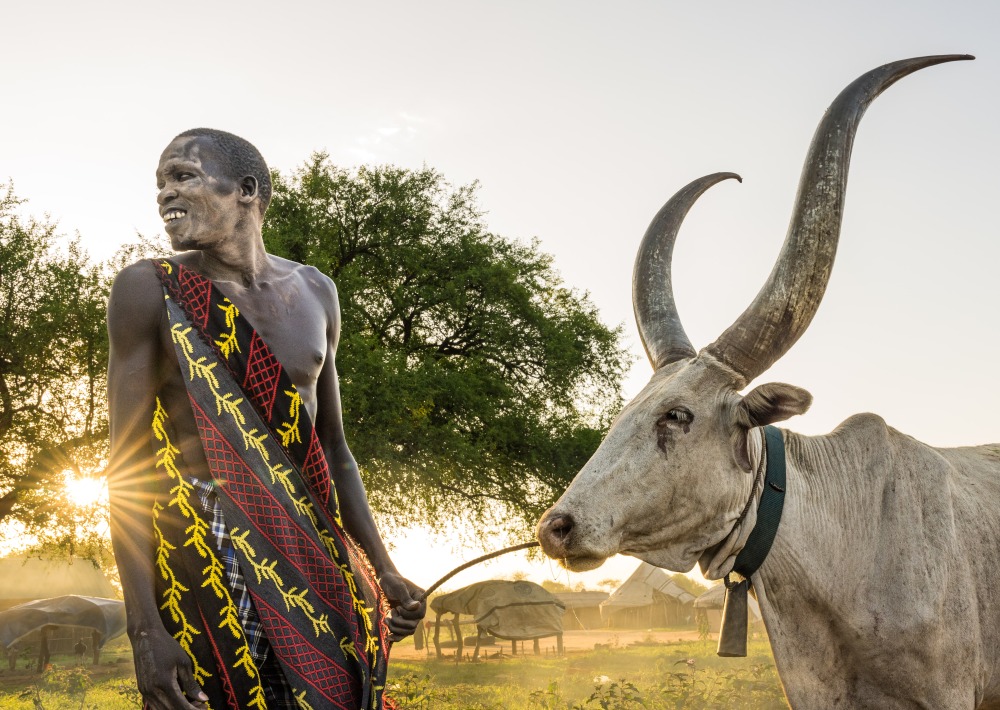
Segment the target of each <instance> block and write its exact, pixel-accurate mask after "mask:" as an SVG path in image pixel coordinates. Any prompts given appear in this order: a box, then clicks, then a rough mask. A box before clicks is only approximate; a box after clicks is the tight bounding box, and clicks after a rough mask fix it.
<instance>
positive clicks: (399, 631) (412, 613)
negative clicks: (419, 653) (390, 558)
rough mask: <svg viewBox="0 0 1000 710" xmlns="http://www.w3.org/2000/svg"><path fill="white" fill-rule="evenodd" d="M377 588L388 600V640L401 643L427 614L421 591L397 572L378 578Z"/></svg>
mask: <svg viewBox="0 0 1000 710" xmlns="http://www.w3.org/2000/svg"><path fill="white" fill-rule="evenodd" d="M378 581H379V586H381V587H382V591H383V592H384V593H385V596H386V598H387V599H388V600H389V605H390V606H391V607H392V611H390V612H389V618H388V624H389V634H390V636H389V638H391V639H392V641H393V642H396V641H401V640H403V639H404V638H406V637H407V636H410V635H411V634H412V633H413V632H414V631H416V629H417V624H419V623H420V621H421V620H422V619H423V618H424V614H426V613H427V602H426V601H424V600H423V599H420V596H421V595H422V594H423V591H424V590H423V589H421V588H420V587H418V586H417V585H415V584H414V583H413V582H411V581H410V580H408V579H405V578H403V577H401V576H400V575H399V574H398V573H397V572H389V573H387V574H383V575H382V576H381V577H379V580H378Z"/></svg>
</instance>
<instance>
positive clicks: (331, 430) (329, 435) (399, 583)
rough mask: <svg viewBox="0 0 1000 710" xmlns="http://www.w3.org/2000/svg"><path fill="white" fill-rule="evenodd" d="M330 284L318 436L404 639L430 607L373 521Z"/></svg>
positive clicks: (353, 530) (343, 509) (352, 530)
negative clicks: (351, 431)
mask: <svg viewBox="0 0 1000 710" xmlns="http://www.w3.org/2000/svg"><path fill="white" fill-rule="evenodd" d="M324 286H325V287H326V288H328V290H329V293H328V294H327V295H326V296H325V297H324V300H325V301H326V305H327V323H328V330H327V337H328V341H329V346H328V350H327V354H326V360H325V362H324V363H323V369H322V371H321V372H320V376H319V381H318V382H317V384H316V433H317V434H318V435H319V440H320V442H321V443H322V445H323V450H324V452H325V453H326V457H327V461H328V463H329V465H330V475H331V478H332V479H333V483H334V485H335V486H336V491H337V498H338V499H339V502H340V516H341V519H342V520H343V522H344V528H345V529H346V530H347V532H348V533H349V534H350V535H351V537H353V538H354V539H355V540H357V541H358V543H359V544H360V545H361V547H363V548H364V550H365V553H366V554H367V555H368V559H369V560H370V561H371V563H372V566H373V567H374V568H375V572H376V574H377V575H378V580H379V585H380V586H381V587H382V591H383V592H384V593H385V595H386V597H387V598H388V599H389V603H390V604H391V605H392V606H393V610H392V614H391V615H390V617H389V630H390V632H391V633H392V635H393V639H394V640H396V641H398V640H399V639H401V638H403V637H404V636H409V635H410V634H412V633H413V632H414V630H415V629H416V627H417V624H419V623H420V620H421V619H423V618H424V614H425V613H426V611H427V606H426V603H425V602H424V601H418V599H417V597H418V596H419V595H420V594H421V593H422V591H423V590H421V589H420V587H418V586H417V585H415V584H413V583H412V582H410V581H409V580H407V579H404V578H403V577H402V576H401V575H400V574H399V571H398V570H397V569H396V565H395V564H393V562H392V559H391V558H390V557H389V553H388V552H387V551H386V549H385V544H384V543H383V541H382V536H381V535H380V534H379V531H378V528H377V527H376V525H375V520H374V518H373V517H372V512H371V508H370V507H369V505H368V495H367V493H366V491H365V486H364V483H363V482H362V480H361V473H360V471H359V470H358V464H357V462H356V461H355V460H354V455H353V454H352V453H351V450H350V448H349V447H348V446H347V440H346V437H345V436H344V423H343V415H342V411H341V406H340V383H339V379H338V377H337V367H336V361H335V358H336V354H337V341H338V340H339V338H340V305H339V303H338V299H337V289H336V286H334V285H333V282H332V281H330V280H329V279H326V278H324Z"/></svg>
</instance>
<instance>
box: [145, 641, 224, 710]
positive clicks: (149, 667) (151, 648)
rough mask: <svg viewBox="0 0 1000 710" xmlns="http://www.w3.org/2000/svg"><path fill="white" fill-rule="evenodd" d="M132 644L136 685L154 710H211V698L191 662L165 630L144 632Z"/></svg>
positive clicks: (151, 709)
mask: <svg viewBox="0 0 1000 710" xmlns="http://www.w3.org/2000/svg"><path fill="white" fill-rule="evenodd" d="M132 644H133V648H134V656H135V679H136V684H137V685H138V686H139V692H140V693H142V698H143V700H145V701H146V704H147V707H148V708H150V710H205V708H207V707H208V705H207V702H208V696H207V695H205V693H204V691H202V689H201V686H199V685H198V683H197V682H195V679H194V674H193V673H192V666H191V659H190V658H189V657H188V655H187V654H186V653H185V652H184V649H183V648H181V646H180V644H179V643H177V641H175V640H174V638H173V636H171V635H170V634H168V633H167V632H166V630H165V629H160V630H150V631H141V632H140V633H139V635H138V636H137V637H136V638H135V639H133V641H132Z"/></svg>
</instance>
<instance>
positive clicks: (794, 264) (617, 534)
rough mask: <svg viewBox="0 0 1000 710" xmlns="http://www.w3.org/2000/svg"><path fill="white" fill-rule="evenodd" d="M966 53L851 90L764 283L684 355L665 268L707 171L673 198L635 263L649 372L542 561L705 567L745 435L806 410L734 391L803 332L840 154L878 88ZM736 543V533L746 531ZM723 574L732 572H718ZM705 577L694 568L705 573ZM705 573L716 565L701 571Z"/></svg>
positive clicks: (724, 516)
mask: <svg viewBox="0 0 1000 710" xmlns="http://www.w3.org/2000/svg"><path fill="white" fill-rule="evenodd" d="M956 59H971V57H968V56H966V55H948V56H939V57H920V58H916V59H908V60H903V61H900V62H894V63H892V64H887V65H885V66H883V67H880V68H878V69H875V70H874V71H871V72H869V73H867V74H865V75H863V76H862V77H860V78H859V79H857V80H856V81H854V82H853V83H852V84H850V85H849V86H848V87H847V88H846V89H844V91H842V92H841V94H840V95H839V96H838V97H837V98H836V100H835V101H834V102H833V104H832V105H831V106H830V108H829V109H828V110H827V112H826V114H825V115H824V117H823V119H822V121H821V122H820V124H819V127H818V128H817V130H816V134H815V136H814V137H813V141H812V144H811V145H810V148H809V153H808V155H807V157H806V162H805V167H804V168H803V172H802V177H801V179H800V183H799V192H798V195H797V198H796V205H795V209H794V212H793V215H792V220H791V224H790V226H789V230H788V235H787V236H786V238H785V243H784V246H783V247H782V250H781V253H780V255H779V256H778V261H777V263H776V264H775V267H774V269H773V270H772V272H771V275H770V277H769V278H768V280H767V283H766V284H765V285H764V287H763V288H762V289H761V291H760V293H758V294H757V297H756V299H755V300H754V302H753V303H752V304H751V305H750V307H749V308H747V310H746V311H744V313H743V314H742V315H741V316H740V317H739V318H738V319H737V320H736V322H735V323H734V324H733V325H732V326H730V327H729V329H728V330H726V331H725V332H724V333H723V334H722V335H721V336H719V338H718V339H717V340H716V341H715V342H714V343H712V344H711V345H709V346H707V347H706V348H704V349H703V350H701V352H696V351H695V349H694V348H693V347H692V345H691V342H690V340H688V337H687V335H686V334H685V332H684V328H683V327H682V325H681V322H680V318H679V316H678V313H677V309H676V306H675V303H674V296H673V289H672V286H671V274H670V263H671V254H672V252H673V247H674V241H675V239H676V236H677V232H678V230H679V228H680V225H681V222H682V221H683V219H684V216H685V215H686V214H687V212H688V210H689V209H690V208H691V206H692V205H693V204H694V202H695V200H697V198H698V197H699V196H700V195H701V194H702V193H703V192H705V190H707V189H708V188H709V187H711V186H712V185H714V184H716V183H717V182H720V181H721V180H725V179H727V178H737V179H739V176H737V175H734V174H732V173H716V174H714V175H709V176H706V177H704V178H701V179H699V180H695V181H694V182H692V183H691V184H689V185H688V186H687V187H685V188H684V189H682V190H681V191H680V192H678V193H677V194H676V195H674V197H672V198H671V199H670V200H669V201H668V202H667V204H666V205H664V207H663V209H661V210H660V212H659V213H658V214H657V215H656V217H655V218H654V219H653V222H652V223H651V224H650V226H649V229H648V230H647V232H646V236H645V237H644V238H643V241H642V244H641V246H640V248H639V254H638V256H637V257H636V263H635V272H634V276H633V284H632V294H633V305H634V309H635V316H636V323H637V325H638V328H639V335H640V337H641V339H642V342H643V346H644V347H645V349H646V354H647V355H648V357H649V361H650V363H651V364H652V366H653V370H654V374H653V377H652V379H651V380H650V381H649V384H647V385H646V387H645V388H643V390H642V391H641V392H640V393H639V395H638V396H637V397H636V398H635V399H633V400H632V401H631V402H629V404H628V405H627V406H626V407H625V408H624V410H622V412H621V414H620V415H619V417H618V418H617V419H616V420H615V422H614V423H613V424H612V426H611V429H610V431H609V432H608V435H607V437H606V438H605V440H604V441H603V442H602V443H601V446H600V447H599V448H598V450H597V452H596V453H595V454H594V455H593V457H592V458H591V459H590V461H588V462H587V464H586V466H584V468H583V470H582V471H580V473H579V474H578V475H577V477H576V478H575V479H574V480H573V482H572V483H571V484H570V486H569V488H568V489H567V490H566V492H565V493H564V494H563V495H562V497H561V498H560V499H559V500H558V501H557V502H556V504H555V505H554V506H553V507H552V508H550V509H549V510H548V511H547V512H546V513H545V514H544V515H543V516H542V519H541V520H540V521H539V523H538V539H539V541H540V542H541V544H542V548H543V549H544V550H545V552H546V554H548V555H549V556H550V557H553V558H556V559H558V560H560V561H561V562H562V563H563V564H564V565H566V566H567V567H569V568H570V569H574V570H585V569H592V568H594V567H597V566H599V565H600V564H601V563H603V562H604V560H605V559H607V558H608V557H610V556H611V555H614V554H616V553H624V554H629V555H633V556H636V557H639V558H641V559H643V560H646V561H647V562H650V563H651V564H654V565H657V566H660V567H666V568H668V569H672V570H677V571H687V570H689V569H691V568H692V567H693V566H694V564H695V562H697V561H698V560H699V559H704V560H706V561H707V560H710V559H711V558H712V557H713V552H716V551H717V550H716V548H717V547H718V546H719V545H720V543H722V541H723V540H725V539H726V538H727V537H731V536H730V534H731V533H732V532H733V531H734V526H735V525H736V524H737V521H738V520H739V519H740V514H741V513H742V511H743V510H744V508H745V506H746V505H747V501H748V500H749V498H750V495H751V493H752V488H753V482H754V476H753V475H752V472H753V466H752V465H751V460H752V459H754V458H755V456H754V454H755V451H754V447H756V446H758V445H759V436H756V435H754V434H753V430H754V429H755V428H756V427H759V426H762V425H765V424H770V423H772V422H777V421H781V420H783V419H786V418H788V417H790V416H792V415H795V414H801V413H802V412H804V411H806V409H808V407H809V404H810V402H811V396H810V395H809V393H808V392H806V391H805V390H802V389H799V388H797V387H793V386H791V385H786V384H765V385H760V386H758V387H757V388H755V389H753V390H752V391H750V392H749V393H748V394H746V395H742V394H740V392H741V390H742V389H743V388H745V387H746V386H747V385H748V384H749V383H750V382H751V381H752V380H754V379H755V378H756V377H757V376H758V375H760V374H761V373H763V372H764V371H766V370H767V369H768V368H769V367H770V366H771V365H772V364H773V363H774V362H775V361H777V360H778V358H780V357H781V356H782V355H783V354H784V353H785V352H786V351H787V350H788V349H789V348H790V347H791V346H792V345H793V344H794V343H795V341H796V340H798V338H799V337H800V336H801V335H802V333H803V332H805V329H806V328H807V327H808V325H809V323H810V322H811V321H812V318H813V316H814V315H815V313H816V310H817V308H818V307H819V303H820V300H821V299H822V297H823V292H824V291H825V290H826V284H827V281H828V279H829V275H830V270H831V268H832V266H833V260H834V256H835V254H836V250H837V239H838V237H839V234H840V224H841V218H842V215H843V202H844V193H845V190H846V186H847V172H848V166H849V163H850V154H851V147H852V144H853V141H854V135H855V132H856V130H857V126H858V123H859V121H860V120H861V116H862V115H863V114H864V111H865V109H866V108H867V107H868V105H869V104H870V103H871V101H872V100H874V99H875V97H877V96H878V95H879V94H880V93H881V92H882V91H884V90H885V89H886V88H888V87H889V86H891V85H892V84H893V83H894V82H896V81H897V80H899V79H900V78H902V77H904V76H906V75H907V74H910V73H911V72H914V71H917V70H918V69H922V68H924V67H928V66H931V65H933V64H939V63H942V62H947V61H953V60H956ZM746 532H748V531H746ZM729 566H731V564H730V565H729ZM703 567H704V565H703ZM710 567H711V570H710V571H711V572H712V573H713V576H716V575H721V574H725V572H727V571H728V567H726V566H725V565H722V566H721V567H720V565H719V564H718V556H716V564H712V565H710Z"/></svg>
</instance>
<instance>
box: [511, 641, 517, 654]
mask: <svg viewBox="0 0 1000 710" xmlns="http://www.w3.org/2000/svg"><path fill="white" fill-rule="evenodd" d="M510 655H512V656H516V655H517V641H511V642H510Z"/></svg>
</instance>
